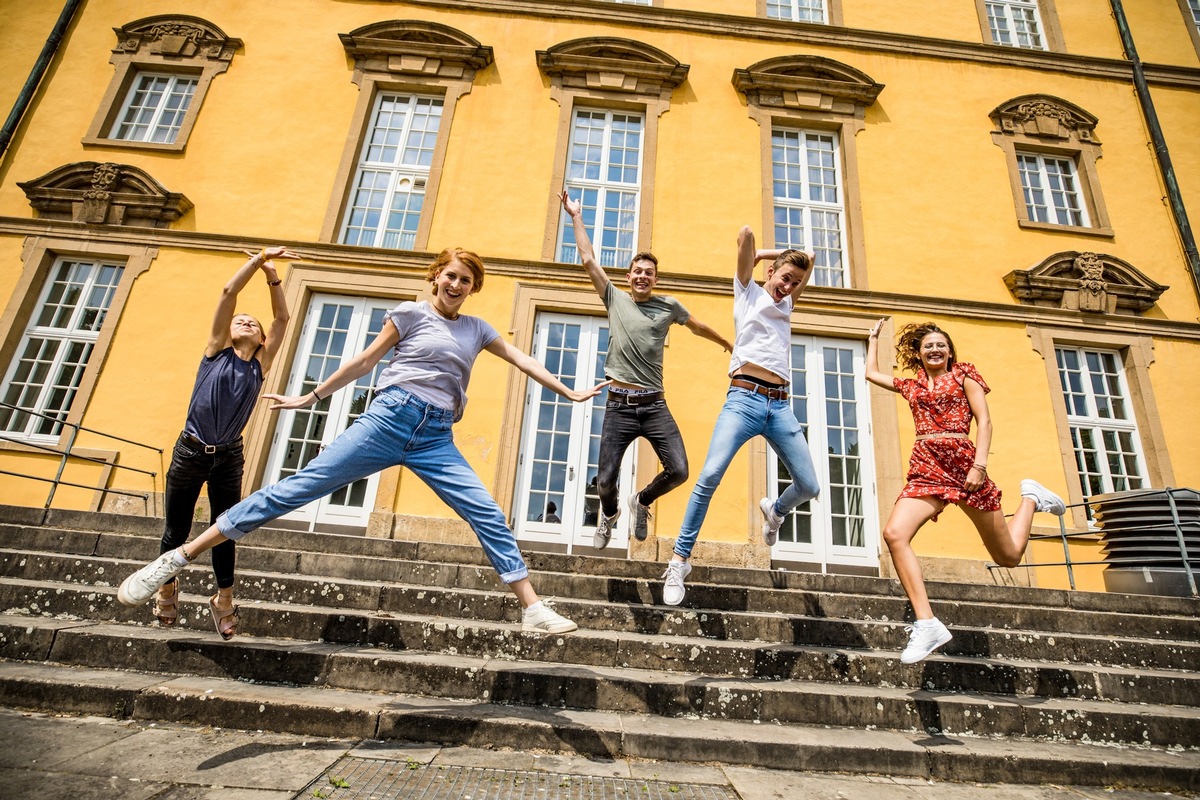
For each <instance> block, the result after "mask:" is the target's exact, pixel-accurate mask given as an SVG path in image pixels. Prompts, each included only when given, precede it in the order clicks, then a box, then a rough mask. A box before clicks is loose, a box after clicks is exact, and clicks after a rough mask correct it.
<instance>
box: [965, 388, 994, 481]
mask: <svg viewBox="0 0 1200 800" xmlns="http://www.w3.org/2000/svg"><path fill="white" fill-rule="evenodd" d="M963 393H964V394H965V395H966V396H967V403H968V404H970V406H971V414H972V415H974V417H975V464H974V465H972V467H971V469H970V470H969V471H968V472H967V480H966V481H965V482H964V483H963V488H964V489H966V490H967V491H968V492H976V491H979V489H980V488H982V487H983V482H984V481H985V480H987V460H988V450H989V449H991V446H992V415H991V413H990V412H989V411H988V404H987V396H986V395H985V393H984V391H983V387H982V386H980V385H979V384H978V383H976V382H975V381H974V380H973V379H971V378H967V379H966V380H964V381H963Z"/></svg>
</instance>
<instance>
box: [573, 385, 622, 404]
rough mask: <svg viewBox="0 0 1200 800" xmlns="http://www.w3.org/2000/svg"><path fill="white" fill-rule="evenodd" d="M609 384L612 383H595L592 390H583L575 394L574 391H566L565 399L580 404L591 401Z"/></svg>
mask: <svg viewBox="0 0 1200 800" xmlns="http://www.w3.org/2000/svg"><path fill="white" fill-rule="evenodd" d="M610 383H612V381H605V382H604V383H597V384H596V385H595V386H593V387H592V388H590V389H585V390H583V391H582V392H577V391H575V390H574V389H568V390H567V397H569V398H571V400H572V401H573V402H576V403H582V402H583V401H584V400H591V399H592V398H593V397H595V396H596V395H598V394H600V393H601V392H603V391H604V387H606V386H608V385H609V384H610Z"/></svg>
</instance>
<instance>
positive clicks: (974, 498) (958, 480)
mask: <svg viewBox="0 0 1200 800" xmlns="http://www.w3.org/2000/svg"><path fill="white" fill-rule="evenodd" d="M967 378H970V379H971V380H973V381H975V382H976V383H978V384H979V385H980V386H981V387H982V388H983V391H984V392H985V393H987V392H990V391H991V389H989V388H988V385H987V384H986V383H984V382H983V378H982V377H980V375H979V372H978V371H976V369H975V367H974V366H973V365H971V364H965V363H955V364H954V366H952V367H951V368H950V371H949V372H947V373H945V374H943V375H941V376H939V377H938V378H937V379H936V380H934V382H933V390H932V391H930V389H929V378H928V376H926V375H925V370H922V369H918V370H917V377H916V380H914V379H912V378H893V379H892V383H893V385H894V386H895V387H896V391H898V392H900V394H901V395H902V396H903V397H904V399H905V400H907V401H908V406H909V408H911V409H912V415H913V422H914V423H915V424H916V427H917V435H918V436H921V435H924V434H928V433H970V432H971V420H972V418H973V417H974V415H973V414H972V413H971V404H970V403H969V402H967V394H966V392H964V391H963V381H964V380H966V379H967ZM974 463H975V443H974V442H972V441H971V440H970V439H954V438H936V439H922V440H920V441H917V442H915V443H914V444H913V449H912V456H911V457H910V458H909V461H908V483H906V484H905V485H904V488H903V489H902V490H901V491H900V496H901V497H937V498H940V499H942V500H944V501H946V502H947V503H953V504H958V503H961V502H963V501H964V500H965V501H966V503H967V505H969V506H972V507H974V508H978V509H979V510H981V511H999V510H1000V489H999V488H998V487H997V486H996V484H995V483H993V482H992V479H991V478H987V477H986V476H985V478H984V483H983V486H981V487H980V489H979V491H977V492H968V491H967V490H966V489H964V488H963V484H964V483H966V480H967V473H968V472H970V470H971V466H972V465H973V464H974ZM939 513H940V512H939ZM933 519H934V520H935V521H936V520H937V514H934V516H933Z"/></svg>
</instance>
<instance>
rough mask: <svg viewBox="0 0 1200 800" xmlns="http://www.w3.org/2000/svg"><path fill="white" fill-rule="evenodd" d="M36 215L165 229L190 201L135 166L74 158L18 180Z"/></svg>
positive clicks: (92, 222) (184, 209)
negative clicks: (49, 169) (73, 161)
mask: <svg viewBox="0 0 1200 800" xmlns="http://www.w3.org/2000/svg"><path fill="white" fill-rule="evenodd" d="M17 185H18V186H20V187H21V189H23V190H24V191H25V196H26V197H28V198H29V204H30V205H31V206H33V210H34V211H35V212H37V216H38V218H39V219H55V220H70V221H71V222H84V223H88V224H92V225H131V226H136V227H144V228H165V227H167V226H168V225H170V224H171V223H172V222H174V221H175V220H177V219H179V218H181V217H182V216H183V215H184V214H186V213H187V212H188V211H190V210H191V208H192V202H191V201H190V200H188V199H187V198H186V197H184V196H183V195H182V194H179V193H177V192H168V191H167V190H166V189H164V188H163V186H162V184H160V183H159V182H158V181H156V180H154V179H153V178H151V177H150V176H149V175H148V174H146V173H145V172H143V171H142V170H140V169H138V168H137V167H133V166H130V165H128V164H113V163H111V162H107V163H97V162H95V161H78V162H76V163H74V164H67V165H65V166H62V167H59V168H58V169H55V170H52V171H50V172H48V173H46V174H45V175H43V176H42V177H40V178H36V179H34V180H32V181H25V182H23V183H18V184H17Z"/></svg>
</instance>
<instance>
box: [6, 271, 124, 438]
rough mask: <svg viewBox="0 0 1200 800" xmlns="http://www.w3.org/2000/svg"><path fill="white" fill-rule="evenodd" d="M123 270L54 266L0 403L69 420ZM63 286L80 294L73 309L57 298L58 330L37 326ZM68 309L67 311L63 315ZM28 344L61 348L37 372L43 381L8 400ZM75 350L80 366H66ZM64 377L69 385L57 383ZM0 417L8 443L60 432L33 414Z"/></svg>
mask: <svg viewBox="0 0 1200 800" xmlns="http://www.w3.org/2000/svg"><path fill="white" fill-rule="evenodd" d="M124 269H125V265H124V264H123V263H121V262H119V261H108V260H99V259H98V260H88V259H78V258H66V257H60V258H58V259H56V260H55V262H54V265H53V266H52V267H51V269H50V272H49V274H48V277H47V279H46V281H45V283H44V284H43V286H42V291H41V293H40V294H39V296H38V303H37V308H36V310H35V311H34V313H33V314H32V315H31V316H30V321H29V326H28V327H27V328H26V329H25V333H24V334H23V335H22V336H21V342H20V344H19V345H18V346H17V349H16V351H15V352H14V354H13V358H12V361H11V362H10V363H9V365H8V369H7V371H6V372H5V376H4V383H3V386H2V388H0V399H3V400H4V401H5V402H6V403H11V404H12V405H15V406H19V407H20V408H21V409H23V410H26V411H33V412H37V413H41V414H49V415H52V416H55V417H57V418H58V419H59V420H60V422H61V421H62V420H65V419H66V418H67V417H68V415H69V414H70V412H71V405H72V403H73V402H74V400H75V397H76V394H77V392H78V390H79V388H80V383H81V381H82V379H83V376H84V373H85V372H86V371H87V367H88V360H89V359H90V358H91V355H92V353H93V352H94V349H95V346H96V342H97V340H98V339H99V338H100V332H101V330H102V329H103V327H104V321H105V319H106V318H107V316H108V311H109V309H110V308H111V307H112V302H113V297H114V296H115V295H116V293H117V288H118V287H119V286H120V283H121V276H122V274H123V272H124ZM80 270H83V271H85V273H86V274H83V275H80V274H79V272H80ZM101 277H106V278H108V279H109V282H108V283H100V279H101ZM64 282H65V283H66V284H67V286H68V287H71V286H74V287H77V288H78V294H77V296H76V299H75V300H74V301H73V307H72V306H71V304H63V303H62V302H61V300H62V296H61V295H59V297H58V298H56V299H55V304H56V305H57V306H58V307H59V308H60V309H61V311H60V313H62V312H67V313H66V317H65V319H64V320H63V321H62V324H59V325H46V324H39V322H40V321H41V319H42V317H43V316H45V315H46V314H47V313H48V312H49V303H50V301H51V295H52V294H53V293H54V292H55V287H56V286H59V285H61V284H63V283H64ZM68 290H69V289H68ZM67 309H70V310H69V311H67ZM89 311H94V312H95V316H94V317H93V318H91V319H90V320H89V319H87V313H88V312H89ZM32 340H40V341H43V342H48V341H56V342H59V345H58V347H57V350H56V352H55V354H54V356H53V357H51V358H50V359H49V360H48V361H45V362H42V363H43V364H45V367H44V368H43V369H42V370H40V371H41V372H42V377H41V379H40V380H32V381H31V380H22V381H21V384H20V385H22V386H24V387H25V389H24V390H23V391H21V392H20V396H10V394H11V392H12V390H13V389H14V385H13V382H14V381H15V380H16V379H17V376H18V373H19V372H20V370H21V364H22V362H23V361H25V358H24V356H25V354H26V351H27V350H28V348H29V347H30V344H31V341H32ZM73 345H77V346H80V347H82V348H83V349H84V351H85V352H84V354H83V356H82V359H81V360H78V361H75V362H72V363H68V362H67V360H66V355H67V354H68V352H69V351H70V350H71V348H72V346H73ZM39 355H40V352H39ZM51 376H53V377H51ZM27 377H28V376H26V378H27ZM64 377H67V382H66V383H61V381H62V380H63V378H64ZM31 394H32V396H31ZM21 416H26V417H27V418H26V419H25V420H24V424H23V425H21V426H20V428H18V429H16V430H14V429H13V428H12V427H11V426H12V424H13V422H14V420H19V419H20V417H21ZM0 417H2V418H4V420H5V422H4V425H3V428H2V429H0V433H2V434H3V435H4V436H5V437H6V438H17V439H25V440H29V441H50V442H52V441H55V440H56V439H57V438H58V435H59V432H60V430H61V425H60V424H59V423H55V422H51V421H49V420H47V419H45V418H43V417H37V416H33V415H32V414H30V415H22V414H21V412H19V411H15V410H13V409H9V408H7V407H0ZM47 427H48V428H49V429H50V430H49V431H48V432H47V431H46V430H45V428H47ZM39 428H41V429H42V430H39Z"/></svg>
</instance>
